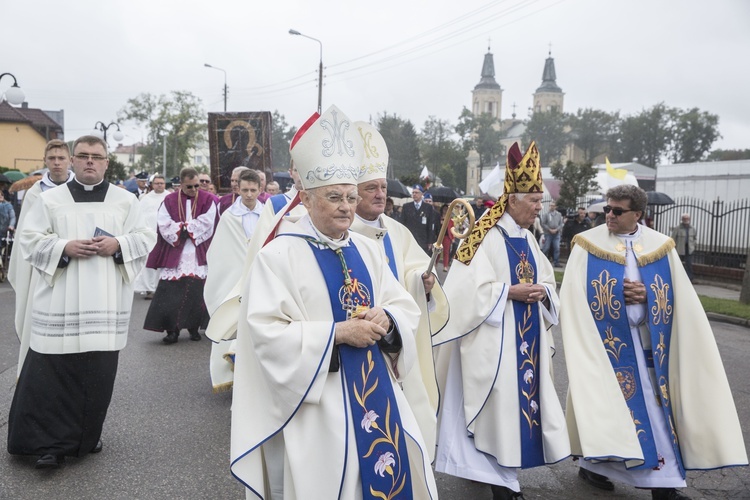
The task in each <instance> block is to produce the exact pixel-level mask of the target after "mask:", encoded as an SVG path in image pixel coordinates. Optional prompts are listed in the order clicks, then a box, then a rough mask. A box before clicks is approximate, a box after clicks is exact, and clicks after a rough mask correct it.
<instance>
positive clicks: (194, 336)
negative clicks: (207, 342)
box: [190, 330, 201, 340]
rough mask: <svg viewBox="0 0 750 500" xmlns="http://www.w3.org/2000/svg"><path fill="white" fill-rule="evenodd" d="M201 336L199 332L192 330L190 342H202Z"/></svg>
mask: <svg viewBox="0 0 750 500" xmlns="http://www.w3.org/2000/svg"><path fill="white" fill-rule="evenodd" d="M200 339H201V334H200V333H198V330H190V340H200Z"/></svg>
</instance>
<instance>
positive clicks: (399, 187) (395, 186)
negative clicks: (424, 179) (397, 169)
mask: <svg viewBox="0 0 750 500" xmlns="http://www.w3.org/2000/svg"><path fill="white" fill-rule="evenodd" d="M387 180H388V196H390V197H391V198H409V197H410V196H411V189H409V188H408V187H406V186H404V183H403V182H401V181H400V180H398V179H387Z"/></svg>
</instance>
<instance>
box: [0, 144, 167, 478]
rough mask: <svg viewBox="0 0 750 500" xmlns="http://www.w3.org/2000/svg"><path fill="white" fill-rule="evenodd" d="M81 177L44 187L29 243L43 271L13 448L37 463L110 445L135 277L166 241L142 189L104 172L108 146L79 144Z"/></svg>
mask: <svg viewBox="0 0 750 500" xmlns="http://www.w3.org/2000/svg"><path fill="white" fill-rule="evenodd" d="M73 153H74V154H73V170H74V172H75V176H76V177H75V179H74V180H73V181H71V182H69V183H68V184H65V185H62V186H58V187H56V188H53V189H50V190H49V191H46V192H44V193H42V194H41V196H40V197H39V200H38V201H37V202H36V203H35V204H34V205H33V206H32V207H31V211H30V212H29V214H28V216H27V218H26V220H25V223H24V227H23V228H22V230H21V235H20V242H19V247H20V248H19V250H20V251H21V252H23V257H24V258H25V259H26V260H28V261H29V262H30V263H31V265H32V266H33V267H34V268H35V272H38V273H39V274H40V279H39V281H38V282H37V285H36V290H35V292H34V297H33V301H32V302H31V307H32V311H31V339H30V346H29V347H30V348H29V352H28V355H27V356H26V360H25V361H24V365H23V368H22V369H21V375H20V377H19V380H18V385H17V386H16V391H15V394H14V396H13V403H12V406H11V410H10V416H9V419H8V451H9V452H10V453H13V454H18V455H38V456H39V457H40V458H39V459H38V460H37V462H36V467H37V468H55V467H58V466H59V464H60V463H61V462H62V461H63V459H64V457H65V456H78V457H80V456H83V455H86V454H87V453H95V452H97V451H101V449H102V443H101V440H100V435H101V431H102V425H103V423H104V418H105V416H106V414H107V408H108V407H109V402H110V399H111V397H112V389H113V386H114V382H115V375H116V373H117V359H118V354H119V351H120V350H121V349H122V348H124V347H125V344H126V342H127V337H128V326H129V324H130V308H131V305H132V303H133V286H132V282H133V280H134V279H135V276H136V275H137V274H138V272H139V271H140V269H141V267H143V265H144V264H145V261H146V257H147V256H148V253H149V251H150V250H151V248H152V247H153V246H154V244H155V242H156V234H155V232H154V230H153V229H151V228H149V227H147V226H146V224H145V222H144V220H143V217H142V215H141V212H140V207H139V204H138V199H137V198H136V197H135V196H133V195H132V194H131V193H128V192H127V191H125V190H122V189H116V188H114V187H113V186H112V185H110V184H109V183H108V182H106V181H105V180H104V172H105V171H106V170H107V166H108V160H107V146H106V143H104V141H103V140H102V139H100V138H98V137H95V136H83V137H81V138H79V139H78V140H77V141H76V142H75V144H74V146H73Z"/></svg>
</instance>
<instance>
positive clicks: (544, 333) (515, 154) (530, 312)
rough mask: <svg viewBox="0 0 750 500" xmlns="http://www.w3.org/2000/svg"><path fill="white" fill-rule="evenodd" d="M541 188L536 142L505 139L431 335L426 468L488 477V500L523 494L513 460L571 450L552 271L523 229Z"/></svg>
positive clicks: (552, 458) (553, 457)
mask: <svg viewBox="0 0 750 500" xmlns="http://www.w3.org/2000/svg"><path fill="white" fill-rule="evenodd" d="M543 189H544V184H543V183H542V174H541V166H540V164H539V152H538V151H537V147H536V144H535V143H533V142H532V143H531V145H530V146H529V149H528V150H527V151H526V153H525V154H523V155H522V154H521V151H520V149H519V147H518V144H514V145H513V146H511V148H510V150H509V151H508V160H507V163H506V166H505V184H504V191H503V195H502V197H501V198H500V199H499V200H498V202H497V203H496V204H495V205H494V206H493V207H492V208H491V209H490V210H488V211H487V212H486V213H485V214H484V215H483V216H482V217H481V218H480V219H479V220H478V221H477V224H476V226H475V227H474V229H473V230H472V232H471V233H470V235H469V237H468V238H467V240H466V241H465V242H464V243H463V244H462V245H461V246H460V247H459V248H458V251H457V260H458V262H457V263H454V264H453V265H452V266H451V270H450V271H449V273H448V277H447V278H446V281H445V286H444V289H445V293H446V295H447V296H448V301H449V302H450V305H451V316H450V319H449V321H448V324H447V326H446V327H445V328H444V329H443V331H441V332H439V333H438V335H436V336H435V339H434V342H435V344H436V345H437V344H442V345H440V348H439V352H438V359H439V363H438V381H439V382H440V383H441V384H444V385H442V388H443V391H444V392H443V394H444V398H443V403H442V405H441V409H440V431H439V434H438V453H437V460H436V464H435V470H437V471H439V472H445V473H448V474H451V475H455V476H459V477H464V478H467V479H472V480H474V481H481V482H483V483H489V484H490V485H491V486H492V492H493V498H494V499H495V500H499V499H512V498H523V495H521V493H520V485H519V483H518V477H517V470H518V468H522V469H527V468H532V467H538V466H542V465H545V464H552V463H555V462H558V461H560V460H563V459H565V458H566V457H568V456H569V455H570V443H569V441H568V433H567V430H566V428H565V415H564V414H563V411H562V407H561V405H560V400H559V399H558V397H557V392H556V391H555V387H554V384H553V378H552V355H553V354H554V342H553V340H552V331H551V326H552V325H554V324H556V323H557V312H558V307H559V299H558V296H557V293H556V292H555V288H556V285H555V275H554V271H553V269H552V266H551V265H550V263H549V261H548V260H547V259H546V258H545V257H544V255H543V254H542V253H541V251H540V249H539V246H538V244H537V242H536V239H535V238H534V235H533V234H532V233H530V232H529V230H528V228H529V227H531V225H532V224H533V223H534V219H535V218H536V216H537V214H538V213H539V211H540V210H541V208H542V204H541V200H542V191H543ZM445 342H448V343H447V344H445Z"/></svg>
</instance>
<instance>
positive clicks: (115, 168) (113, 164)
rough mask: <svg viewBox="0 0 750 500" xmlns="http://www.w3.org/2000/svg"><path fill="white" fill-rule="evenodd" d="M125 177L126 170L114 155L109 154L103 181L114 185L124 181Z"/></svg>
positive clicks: (126, 174)
mask: <svg viewBox="0 0 750 500" xmlns="http://www.w3.org/2000/svg"><path fill="white" fill-rule="evenodd" d="M127 176H128V170H127V167H126V166H125V164H124V163H122V162H121V161H119V160H118V159H117V156H115V155H114V153H110V154H109V165H108V166H107V170H105V171H104V180H105V181H107V182H111V183H115V182H117V181H122V180H125V179H126V178H127Z"/></svg>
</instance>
